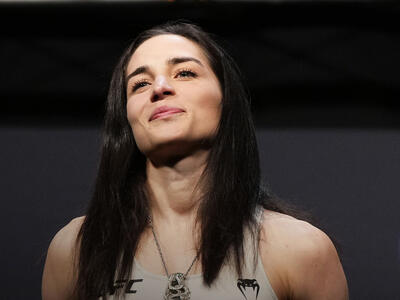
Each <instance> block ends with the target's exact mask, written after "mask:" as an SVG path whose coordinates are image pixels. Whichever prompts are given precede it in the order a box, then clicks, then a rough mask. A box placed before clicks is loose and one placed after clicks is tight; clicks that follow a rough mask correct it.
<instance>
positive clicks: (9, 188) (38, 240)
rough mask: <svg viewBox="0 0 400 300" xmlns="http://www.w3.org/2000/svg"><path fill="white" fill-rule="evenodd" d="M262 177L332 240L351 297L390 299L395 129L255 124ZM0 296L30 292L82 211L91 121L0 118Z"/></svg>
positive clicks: (94, 138)
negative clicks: (55, 241)
mask: <svg viewBox="0 0 400 300" xmlns="http://www.w3.org/2000/svg"><path fill="white" fill-rule="evenodd" d="M257 136H258V142H259V146H260V156H261V163H262V171H263V177H264V180H265V182H267V183H268V184H269V185H270V186H271V188H272V190H273V191H274V192H276V193H277V194H278V195H280V196H281V197H283V198H285V199H287V200H290V201H292V202H293V203H295V204H297V205H299V206H301V207H303V208H304V209H307V210H311V211H312V212H313V213H314V215H315V216H316V217H317V218H318V219H320V223H321V224H322V225H323V227H324V229H326V230H327V231H328V232H329V233H330V234H332V235H333V236H334V238H335V239H336V240H338V241H339V242H340V244H341V246H342V260H343V266H344V269H345V272H346V275H347V278H348V281H349V287H350V292H351V296H352V299H371V300H372V299H382V300H384V299H388V300H389V299H398V298H396V297H397V296H398V295H399V294H400V290H399V287H398V280H399V278H400V277H399V275H400V274H399V259H400V257H399V254H400V252H399V251H400V250H399V248H398V247H399V242H400V239H399V238H400V219H399V217H398V211H399V209H400V204H399V197H400V192H399V186H398V178H399V175H400V156H399V153H400V131H398V130H389V129H388V130H383V129H381V130H361V129H268V128H258V130H257ZM0 138H1V145H2V146H1V147H0V167H1V169H2V170H3V172H2V176H1V185H0V186H1V190H0V192H1V195H2V218H1V222H2V224H1V227H0V230H1V236H2V237H3V242H2V246H1V248H2V249H1V256H0V265H1V266H2V269H3V272H2V275H1V281H2V286H3V292H2V295H1V296H0V299H40V280H41V273H42V268H43V263H44V259H45V253H46V250H47V247H48V244H49V242H50V240H51V238H52V237H53V235H54V234H55V233H56V232H57V231H58V230H59V229H60V228H61V227H62V226H64V225H65V224H67V222H68V221H69V220H71V219H72V218H74V217H76V216H80V215H82V214H83V213H84V207H85V205H86V204H87V202H88V199H89V197H90V192H91V190H92V183H93V179H94V176H95V171H96V164H97V159H98V150H99V128H98V127H73V126H71V127H54V126H53V127H24V126H14V127H11V126H8V127H2V128H0Z"/></svg>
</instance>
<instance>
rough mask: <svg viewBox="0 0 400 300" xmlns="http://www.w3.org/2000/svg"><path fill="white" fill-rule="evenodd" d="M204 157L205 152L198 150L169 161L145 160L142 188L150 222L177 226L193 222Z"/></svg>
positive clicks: (198, 198) (206, 154) (199, 194)
mask: <svg viewBox="0 0 400 300" xmlns="http://www.w3.org/2000/svg"><path fill="white" fill-rule="evenodd" d="M207 156H208V151H206V150H202V151H198V152H196V153H194V154H193V155H190V156H187V157H184V158H181V159H179V160H177V161H175V162H174V163H172V164H171V163H169V164H158V163H157V164H156V163H153V161H152V160H150V159H148V160H147V163H146V174H147V182H146V188H147V190H148V193H149V202H150V209H151V213H152V217H153V222H155V223H158V224H160V223H161V224H163V225H166V226H168V227H171V226H173V227H180V228H182V226H183V227H187V226H188V225H189V224H191V225H193V223H194V220H195V217H196V213H197V209H198V205H199V200H200V197H201V187H200V186H198V185H199V180H200V177H201V175H202V173H203V171H204V168H205V166H206V162H207ZM190 227H192V226H190Z"/></svg>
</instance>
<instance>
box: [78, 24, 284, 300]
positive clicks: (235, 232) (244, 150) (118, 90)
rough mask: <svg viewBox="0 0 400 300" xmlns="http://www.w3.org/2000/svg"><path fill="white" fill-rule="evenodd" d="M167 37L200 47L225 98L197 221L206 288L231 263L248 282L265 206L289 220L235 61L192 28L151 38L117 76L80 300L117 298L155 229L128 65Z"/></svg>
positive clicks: (169, 28) (83, 252)
mask: <svg viewBox="0 0 400 300" xmlns="http://www.w3.org/2000/svg"><path fill="white" fill-rule="evenodd" d="M161 34H176V35H180V36H183V37H185V38H187V39H189V40H191V41H194V42H195V43H196V44H197V45H199V46H200V48H202V50H203V51H204V53H205V55H206V57H207V58H208V60H209V64H210V66H211V68H212V70H213V71H214V73H215V74H216V76H217V78H218V79H219V82H220V85H221V90H222V93H223V98H222V111H221V119H220V122H219V126H218V128H217V133H216V137H215V140H214V142H213V144H212V146H211V149H210V153H209V157H208V162H207V166H206V168H205V171H204V172H203V174H202V192H203V194H202V195H203V197H202V199H201V202H200V207H199V210H198V215H197V220H198V221H199V224H200V226H201V227H200V232H201V237H200V241H199V244H198V246H199V249H198V251H199V253H200V257H201V265H202V270H203V280H204V283H205V284H207V285H208V286H210V285H211V284H212V283H213V281H214V280H215V279H216V277H217V276H218V273H219V271H220V269H221V267H222V265H223V264H224V263H226V262H228V261H229V262H232V263H233V264H234V265H235V267H236V270H237V273H238V275H240V274H241V271H242V267H243V238H244V229H245V228H246V227H248V228H250V232H251V233H252V236H253V237H256V234H257V222H256V220H255V212H256V208H257V206H258V205H261V206H262V207H264V208H266V209H271V210H274V211H279V212H284V213H288V212H289V210H288V209H287V207H286V206H285V205H281V204H280V203H279V202H278V201H277V199H276V197H274V196H273V195H272V194H271V193H270V192H268V190H267V189H264V188H262V187H261V181H260V167H259V155H258V148H257V142H256V136H255V128H254V125H253V121H252V116H251V110H250V97H249V93H248V92H247V88H246V87H245V86H244V84H243V78H242V76H241V74H240V71H239V69H238V67H237V65H236V63H235V62H234V61H233V59H232V58H231V56H230V55H228V54H227V53H226V51H225V50H224V49H223V48H222V47H221V46H220V45H219V43H217V42H216V41H217V40H216V38H215V37H214V36H213V35H212V34H209V33H206V32H205V31H204V30H203V29H201V28H200V27H199V26H197V25H195V24H192V23H190V22H187V21H176V22H168V23H166V24H163V25H160V26H157V27H154V28H151V29H149V30H146V31H144V32H142V33H141V34H140V35H139V36H138V37H137V38H136V39H135V40H134V41H133V42H132V43H131V45H130V46H129V47H128V48H127V49H126V50H125V52H124V53H123V55H122V56H121V58H120V60H119V62H118V64H117V66H116V68H115V70H114V73H113V76H112V80H111V84H110V88H109V94H108V100H107V108H106V114H105V119H104V129H103V135H104V136H103V145H102V153H101V159H100V164H99V169H98V175H97V178H96V183H95V188H94V193H93V197H92V199H91V202H90V204H89V207H88V210H87V214H86V218H85V221H84V222H83V225H82V227H81V230H80V232H79V236H78V240H77V249H78V252H77V255H78V259H77V261H78V264H77V268H78V270H77V271H78V278H77V283H76V288H75V292H76V298H78V299H85V300H86V299H96V298H98V297H99V295H105V293H107V292H110V291H111V293H112V292H114V291H113V287H112V286H113V283H114V281H115V279H126V278H127V277H128V276H129V274H130V272H131V271H132V264H133V255H134V253H136V250H137V246H138V241H139V237H140V235H141V233H142V232H143V231H144V229H145V227H146V226H147V218H148V216H149V207H148V201H147V197H146V191H145V188H144V183H145V180H146V172H145V161H146V158H145V157H144V155H143V154H142V153H141V152H140V151H139V149H138V147H137V145H136V143H135V140H134V138H133V134H132V130H131V126H130V124H129V122H128V120H127V117H126V116H127V111H126V101H127V97H126V82H125V76H126V66H127V63H128V62H129V59H130V58H131V56H132V54H133V52H134V51H135V50H136V49H137V48H138V46H139V45H140V44H141V43H143V42H144V41H145V40H147V39H149V38H151V37H154V36H157V35H161ZM104 297H105V298H106V296H104Z"/></svg>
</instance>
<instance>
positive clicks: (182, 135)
mask: <svg viewBox="0 0 400 300" xmlns="http://www.w3.org/2000/svg"><path fill="white" fill-rule="evenodd" d="M126 76H127V78H128V81H127V87H126V88H127V117H128V120H129V123H130V125H131V127H132V130H133V135H134V138H135V141H136V144H137V145H138V147H139V149H140V150H141V152H143V153H144V154H145V155H150V154H151V153H159V154H163V155H169V153H170V154H172V155H174V154H175V155H182V154H185V152H187V151H188V150H190V149H193V147H194V148H196V146H197V147H198V146H200V145H206V144H208V143H207V141H209V140H210V139H212V138H213V137H214V135H215V132H216V128H217V126H218V123H219V119H220V112H221V98H222V93H221V88H220V84H219V81H218V79H217V77H216V76H215V74H214V72H213V71H212V69H211V67H210V65H209V63H208V59H207V58H206V56H205V55H204V53H203V50H202V49H201V48H200V47H199V46H198V45H197V44H196V43H194V42H192V41H190V40H188V39H186V38H184V37H182V36H180V35H173V34H165V35H158V36H155V37H152V38H150V39H148V40H146V41H145V42H143V43H142V44H141V45H140V46H139V47H138V48H137V49H136V51H135V52H134V53H133V55H132V57H131V59H130V61H129V63H128V66H127V72H126ZM204 142H205V143H204ZM171 151H172V152H171Z"/></svg>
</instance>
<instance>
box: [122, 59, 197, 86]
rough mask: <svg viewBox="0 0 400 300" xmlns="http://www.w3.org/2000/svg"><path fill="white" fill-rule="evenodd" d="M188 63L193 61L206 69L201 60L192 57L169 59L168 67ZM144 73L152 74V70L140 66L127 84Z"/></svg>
mask: <svg viewBox="0 0 400 300" xmlns="http://www.w3.org/2000/svg"><path fill="white" fill-rule="evenodd" d="M187 61H193V62H195V63H197V64H198V65H200V66H202V67H204V66H203V64H202V63H201V61H200V60H198V59H197V58H194V57H190V56H182V57H172V58H170V59H168V61H167V64H168V65H177V64H181V63H184V62H187ZM143 73H147V74H149V73H150V69H149V66H148V65H144V66H140V67H138V68H136V69H135V71H133V72H132V73H130V74H129V75H128V76H126V78H125V82H128V81H129V79H131V78H132V77H133V76H136V75H139V74H143Z"/></svg>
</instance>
